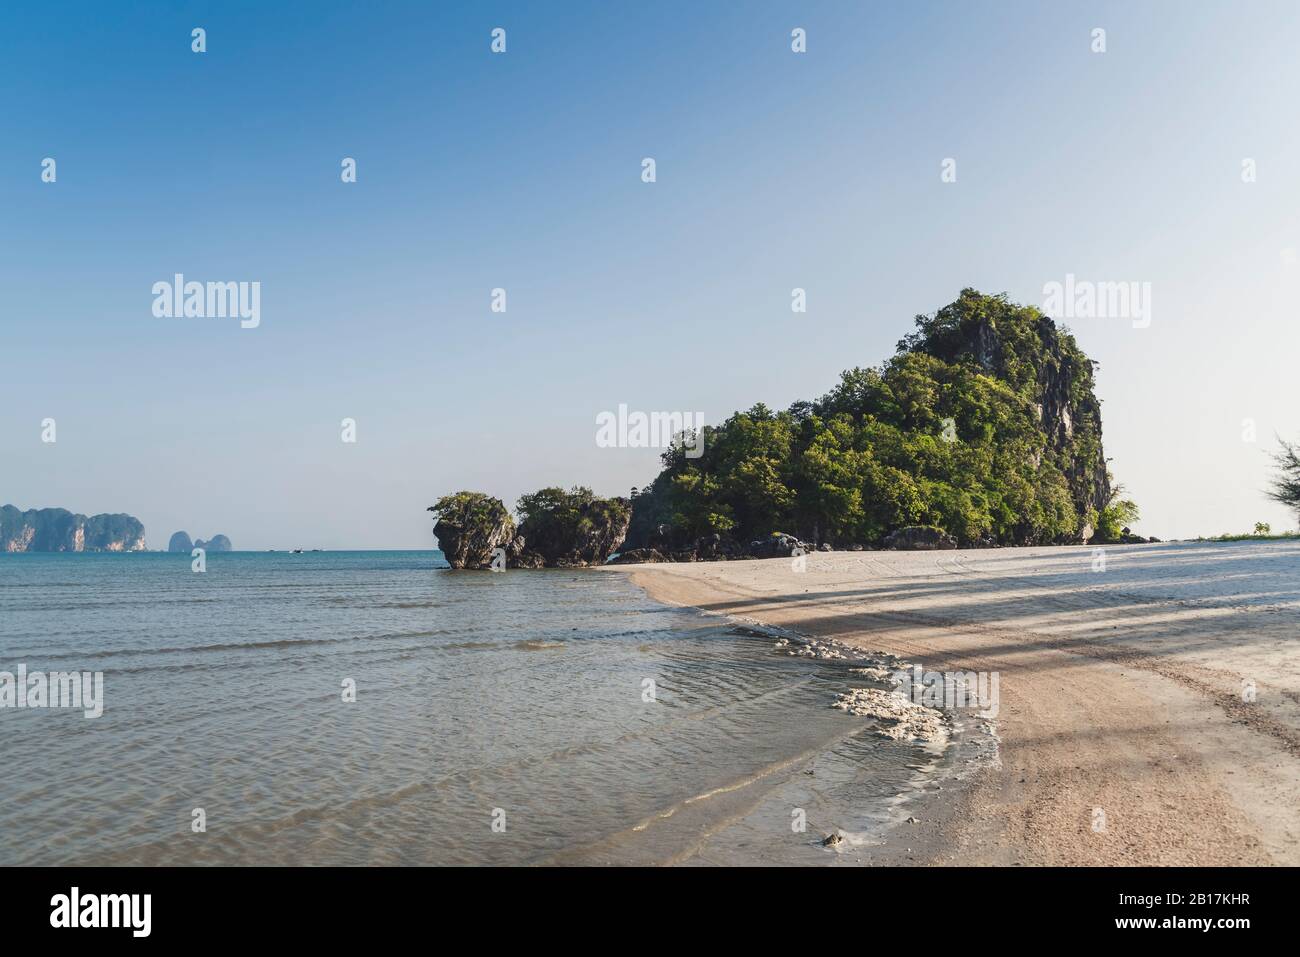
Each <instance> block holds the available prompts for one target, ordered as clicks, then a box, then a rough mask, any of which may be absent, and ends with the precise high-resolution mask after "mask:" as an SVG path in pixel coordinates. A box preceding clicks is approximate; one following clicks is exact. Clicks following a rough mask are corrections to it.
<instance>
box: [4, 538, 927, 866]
mask: <svg viewBox="0 0 1300 957" xmlns="http://www.w3.org/2000/svg"><path fill="white" fill-rule="evenodd" d="M782 637H785V638H787V639H788V638H789V636H782V635H780V634H778V633H775V632H771V631H767V630H763V629H760V628H755V627H753V626H750V625H746V624H744V623H739V622H734V621H730V620H728V619H725V618H719V617H716V616H709V615H705V614H703V613H700V612H696V611H692V610H689V609H683V608H678V607H669V606H665V605H662V604H659V603H656V602H655V601H653V600H651V599H650V598H648V597H647V595H646V594H645V593H644V592H643V591H642V590H641V589H639V588H638V587H636V586H635V585H633V584H632V583H631V582H630V581H629V580H628V579H627V578H626V577H625V576H624V575H623V574H621V573H618V572H614V571H610V570H600V569H576V570H540V571H525V570H509V571H506V572H503V573H499V574H498V573H492V572H468V571H452V570H449V569H448V568H447V564H446V562H445V561H444V560H443V556H442V554H441V553H440V552H437V551H355V552H310V553H304V554H290V553H287V552H268V553H249V552H229V553H209V554H208V555H207V564H206V570H205V571H202V572H196V571H194V570H193V568H192V564H191V558H190V555H189V554H165V553H133V554H16V555H0V673H2V672H8V673H9V674H11V675H14V676H15V677H14V682H15V683H16V682H17V675H18V673H19V668H20V667H21V668H23V669H25V671H26V673H27V681H28V682H31V681H32V680H33V675H35V676H37V680H38V681H39V676H41V675H48V674H49V673H50V672H56V671H57V672H63V673H86V674H87V675H92V674H95V673H98V674H101V675H102V681H103V684H102V695H101V700H100V701H99V706H100V707H101V708H102V713H100V714H98V715H97V716H95V715H93V714H91V716H89V717H88V716H87V713H88V710H87V709H86V708H84V707H83V708H81V709H78V708H73V707H49V706H48V705H49V704H50V703H51V702H50V701H49V700H47V701H46V702H45V704H46V706H44V707H33V706H30V704H31V703H30V702H27V704H28V706H25V707H18V706H17V705H16V703H12V702H11V705H10V706H8V707H0V762H2V764H3V770H2V773H0V865H33V864H36V865H56V864H86V865H101V864H106V865H118V864H145V865H204V864H219V865H241V864H248V865H365V864H392V865H474V864H496V865H546V864H627V865H657V864H702V865H708V864H828V865H839V864H851V863H857V862H867V861H869V860H870V851H871V848H872V847H873V846H875V845H876V844H878V843H879V841H880V840H881V839H882V835H884V834H885V833H886V831H887V830H888V829H889V828H890V827H893V826H896V825H897V824H898V822H899V821H900V818H902V817H904V816H905V815H906V814H907V808H908V806H909V801H911V800H912V799H913V798H914V797H915V796H916V795H918V794H919V793H921V792H922V791H924V790H925V789H926V788H930V787H933V786H935V785H934V782H935V781H936V780H939V779H940V777H941V775H942V774H943V773H944V769H945V766H946V764H947V763H948V761H949V758H948V757H947V756H946V754H945V752H944V749H943V748H942V747H938V746H936V745H933V744H931V745H920V744H915V743H911V742H899V741H893V740H890V739H888V738H885V737H882V736H881V735H879V734H878V733H877V731H878V728H877V726H876V725H875V723H874V719H871V718H864V717H860V716H853V715H849V714H846V713H844V712H843V711H840V710H836V709H835V708H833V707H831V705H832V704H833V702H834V700H835V697H836V695H837V694H838V693H840V692H843V691H846V690H847V689H849V688H850V687H862V686H863V685H864V681H863V679H862V678H861V677H860V676H859V675H856V674H854V673H853V672H852V671H851V667H852V665H853V664H854V663H853V662H849V661H844V660H837V659H833V658H831V659H827V658H817V657H805V656H799V655H792V654H790V653H789V651H790V648H791V647H797V645H795V646H790V645H786V644H784V642H783V641H782ZM2 678H3V675H0V679H2ZM86 687H88V688H93V684H88V685H87V686H86ZM11 690H14V687H13V685H11ZM69 694H70V692H69ZM53 697H54V696H53V694H52V693H51V694H50V695H49V698H53ZM64 703H67V702H66V700H65V702H64ZM82 704H83V705H84V704H85V702H84V701H83V702H82ZM832 833H837V834H842V835H845V836H847V840H841V841H840V842H839V843H838V844H836V845H835V846H833V847H827V846H823V839H824V838H826V837H827V836H828V835H830V834H832Z"/></svg>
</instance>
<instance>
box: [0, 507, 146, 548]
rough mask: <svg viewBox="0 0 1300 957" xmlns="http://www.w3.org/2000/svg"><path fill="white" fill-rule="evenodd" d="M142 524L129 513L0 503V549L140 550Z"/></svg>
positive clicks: (142, 531) (142, 537) (142, 542)
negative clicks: (86, 512)
mask: <svg viewBox="0 0 1300 957" xmlns="http://www.w3.org/2000/svg"><path fill="white" fill-rule="evenodd" d="M145 549H146V546H145V541H144V525H143V524H141V522H140V520H139V519H138V518H135V517H134V516H132V515H122V514H111V515H110V514H102V515H91V516H89V517H87V516H85V515H80V514H77V513H75V512H69V511H68V510H67V509H66V508H39V509H37V508H33V509H28V510H27V511H23V510H21V509H19V508H18V507H17V506H14V505H5V506H3V507H0V551H5V552H143V551H145Z"/></svg>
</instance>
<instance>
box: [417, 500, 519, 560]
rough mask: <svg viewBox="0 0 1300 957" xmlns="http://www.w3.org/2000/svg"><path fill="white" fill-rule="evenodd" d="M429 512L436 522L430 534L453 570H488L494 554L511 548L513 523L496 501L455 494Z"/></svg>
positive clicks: (501, 505)
mask: <svg viewBox="0 0 1300 957" xmlns="http://www.w3.org/2000/svg"><path fill="white" fill-rule="evenodd" d="M428 510H429V511H430V512H433V514H434V518H435V519H437V521H436V523H435V524H434V526H433V534H434V535H435V536H436V537H437V539H438V547H439V548H441V549H442V553H443V555H444V556H445V557H446V559H447V562H448V564H450V565H451V567H452V568H490V567H491V566H492V558H493V554H494V553H495V552H496V550H497V549H498V548H501V549H504V548H506V547H507V546H509V545H512V544H514V540H515V537H516V536H515V522H514V519H512V518H511V517H510V513H509V512H508V511H506V507H505V505H503V504H502V503H501V499H499V498H492V497H490V496H488V495H484V494H483V493H482V492H456V493H455V494H453V495H444V496H443V497H442V498H440V499H438V501H437V502H436V503H435V504H433V505H430V506H429V509H428ZM521 545H522V543H520V546H521Z"/></svg>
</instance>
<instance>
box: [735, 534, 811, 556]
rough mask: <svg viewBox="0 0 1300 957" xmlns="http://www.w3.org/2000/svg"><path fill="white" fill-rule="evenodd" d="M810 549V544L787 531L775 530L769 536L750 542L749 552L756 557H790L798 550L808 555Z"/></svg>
mask: <svg viewBox="0 0 1300 957" xmlns="http://www.w3.org/2000/svg"><path fill="white" fill-rule="evenodd" d="M810 550H811V549H810V547H809V546H808V545H805V544H804V543H803V542H801V541H799V539H797V538H795V537H794V536H793V535H787V534H786V533H785V532H773V533H772V534H771V535H769V536H768V537H767V538H764V539H762V540H760V541H757V542H750V543H749V554H751V555H753V556H754V557H755V558H789V557H790V556H791V555H794V554H796V552H797V553H798V554H800V555H806V554H808V552H809V551H810Z"/></svg>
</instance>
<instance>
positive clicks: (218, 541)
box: [194, 535, 232, 552]
mask: <svg viewBox="0 0 1300 957" xmlns="http://www.w3.org/2000/svg"><path fill="white" fill-rule="evenodd" d="M194 547H195V548H202V549H205V550H207V551H209V552H228V551H230V550H231V548H232V546H231V544H230V539H228V538H226V536H224V535H213V536H212V537H211V538H209V539H208V540H207V541H206V542H205V541H204V540H203V539H201V538H196V539H195V540H194Z"/></svg>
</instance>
